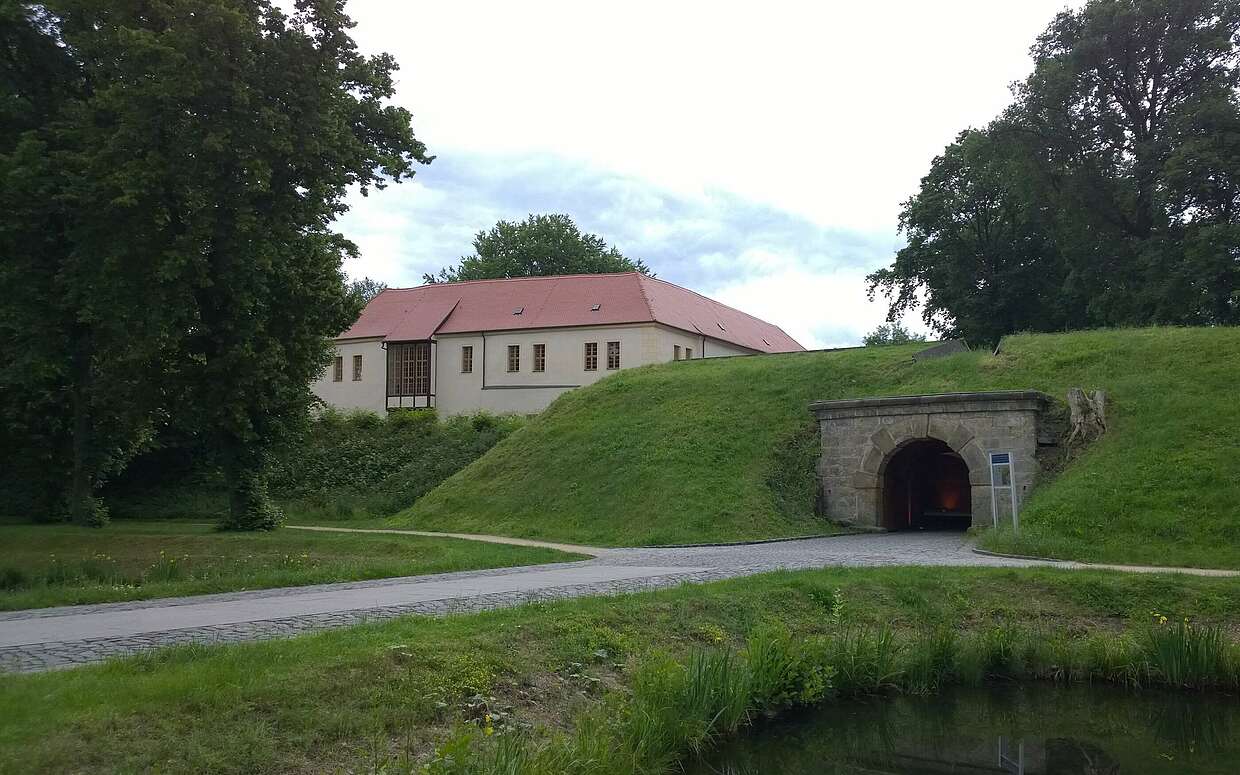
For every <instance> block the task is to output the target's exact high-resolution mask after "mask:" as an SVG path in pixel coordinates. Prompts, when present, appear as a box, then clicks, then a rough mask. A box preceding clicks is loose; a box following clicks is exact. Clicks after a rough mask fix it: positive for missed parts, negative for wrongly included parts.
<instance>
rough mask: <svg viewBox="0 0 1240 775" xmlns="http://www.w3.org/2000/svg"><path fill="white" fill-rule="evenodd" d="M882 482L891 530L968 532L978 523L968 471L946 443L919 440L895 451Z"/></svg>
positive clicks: (885, 516)
mask: <svg viewBox="0 0 1240 775" xmlns="http://www.w3.org/2000/svg"><path fill="white" fill-rule="evenodd" d="M882 482H883V485H882V486H883V490H882V504H883V505H882V508H883V525H882V526H883V527H885V528H887V529H888V530H967V529H968V528H969V526H970V525H971V524H972V523H973V503H972V501H973V498H972V489H971V487H970V484H969V467H968V465H967V464H966V463H965V462H964V459H963V458H961V457H960V455H959V454H958V453H957V452H956V451H955V450H953V449H952V448H951V447H949V446H948V445H947V443H946V442H943V441H939V440H938V439H917V440H915V441H911V442H909V443H907V444H905V445H904V446H902V447H900V448H899V449H897V450H895V451H894V452H892V453H891V456H890V457H889V458H888V460H887V463H886V465H885V466H884V467H883V477H882Z"/></svg>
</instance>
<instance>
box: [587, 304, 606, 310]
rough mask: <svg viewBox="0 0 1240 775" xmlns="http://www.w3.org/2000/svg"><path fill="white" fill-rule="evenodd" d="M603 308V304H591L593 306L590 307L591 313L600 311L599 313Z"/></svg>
mask: <svg viewBox="0 0 1240 775" xmlns="http://www.w3.org/2000/svg"><path fill="white" fill-rule="evenodd" d="M602 308H603V305H602V304H591V305H590V311H591V312H598V311H599V310H600V309H602Z"/></svg>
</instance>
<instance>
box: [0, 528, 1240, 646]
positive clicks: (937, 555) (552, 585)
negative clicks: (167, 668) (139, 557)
mask: <svg viewBox="0 0 1240 775" xmlns="http://www.w3.org/2000/svg"><path fill="white" fill-rule="evenodd" d="M487 538H488V539H495V538H496V537H494V536H490V537H487ZM510 540H513V539H503V542H507V541H510ZM582 549H589V550H590V551H589V552H582V553H597V555H596V556H595V558H594V559H592V560H585V561H581V562H569V563H556V564H551V565H537V566H527V567H519V568H497V569H491V570H480V571H465V572H461V573H449V574H438V575H432V576H412V577H406V578H396V579H382V580H378V581H360V582H347V583H342V584H318V585H314V586H306V587H286V588H281V589H268V590H254V591H250V592H232V593H225V594H217V595H200V596H195V597H180V598H166V599H162V600H148V601H140V602H129V603H103V604H99V605H87V606H66V607H59V608H42V609H36V610H29V611H13V612H9V613H0V670H15V671H37V670H47V669H51V668H57V667H70V666H73V665H78V664H83V663H87V662H94V661H98V660H101V659H105V658H107V657H109V656H114V655H119V654H130V653H135V652H139V651H144V650H148V649H152V648H158V647H161V646H167V645H173V644H182V643H218V642H229V641H240V640H257V639H262V638H274V637H284V636H289V635H295V634H298V633H302V632H309V631H313V630H321V629H326V628H329V627H340V626H344V625H349V624H356V623H358V622H362V621H373V620H377V619H386V618H391V617H395V616H402V615H407V614H429V615H438V614H449V613H457V612H466V611H479V610H484V609H489V608H501V607H505V606H512V605H519V604H521V603H526V602H531V601H537V600H558V599H563V598H570V597H578V596H582V595H611V594H621V593H625V592H634V591H638V590H644V589H655V588H659V587H667V586H674V585H678V584H683V583H687V582H703V581H713V580H718V579H725V578H731V577H735V576H745V575H749V574H753V573H762V572H765V571H771V570H777V569H800V568H820V567H824V566H850V567H876V566H889V565H939V566H942V565H955V566H966V565H968V566H994V567H1028V566H1034V565H1053V566H1057V567H1066V568H1082V567H1089V566H1084V565H1082V564H1080V563H1051V562H1046V561H1040V560H1024V559H1012V558H1003V557H994V556H986V555H980V554H976V553H974V552H973V551H972V547H971V545H970V543H969V542H968V541H967V540H966V539H965V537H964V536H963V535H961V534H959V533H892V534H870V535H849V536H837V537H832V538H812V539H804V540H798V541H786V542H780V543H766V544H753V545H744V546H718V547H685V548H668V549H596V548H592V547H576V548H574V549H573V550H574V551H581V550H582ZM1123 569H1124V570H1137V571H1143V572H1145V571H1148V572H1156V571H1166V570H1168V569H1166V568H1123ZM1186 572H1194V571H1186ZM1196 572H1198V573H1202V574H1210V575H1213V574H1217V573H1223V574H1224V575H1225V574H1227V573H1228V572H1217V571H1196ZM1230 575H1237V574H1236V573H1235V572H1230Z"/></svg>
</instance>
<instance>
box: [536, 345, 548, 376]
mask: <svg viewBox="0 0 1240 775" xmlns="http://www.w3.org/2000/svg"><path fill="white" fill-rule="evenodd" d="M546 370H547V345H545V344H536V345H534V371H546Z"/></svg>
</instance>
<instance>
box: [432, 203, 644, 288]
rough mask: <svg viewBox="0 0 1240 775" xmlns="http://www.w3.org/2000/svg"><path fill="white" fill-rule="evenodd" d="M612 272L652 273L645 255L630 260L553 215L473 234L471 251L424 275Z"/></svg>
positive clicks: (435, 278)
mask: <svg viewBox="0 0 1240 775" xmlns="http://www.w3.org/2000/svg"><path fill="white" fill-rule="evenodd" d="M611 272H641V273H642V274H645V275H650V276H651V277H653V276H654V273H653V272H651V271H650V267H648V266H646V264H645V262H643V261H642V260H641V259H630V258H626V257H625V256H623V255H621V253H620V251H619V250H617V249H616V248H614V247H611V246H609V245H608V244H607V241H606V240H605V239H603V238H602V237H600V236H598V235H597V234H589V233H586V232H582V231H581V230H580V229H579V228H577V224H575V223H573V219H572V218H570V217H568V216H567V215H560V214H553V215H530V216H529V217H528V218H526V219H525V220H524V221H520V222H516V221H500V222H499V223H497V224H495V225H494V226H493V227H491V229H490V230H489V231H480V232H478V234H477V235H476V236H475V237H474V253H473V255H470V256H462V257H461V261H460V263H459V264H457V265H456V266H452V267H445V268H444V269H441V270H440V271H439V273H438V274H434V275H431V274H426V275H423V277H422V279H423V280H424V281H425V282H428V283H437V282H458V281H461V280H494V279H501V278H506V277H546V276H549V275H560V274H607V273H611Z"/></svg>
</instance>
